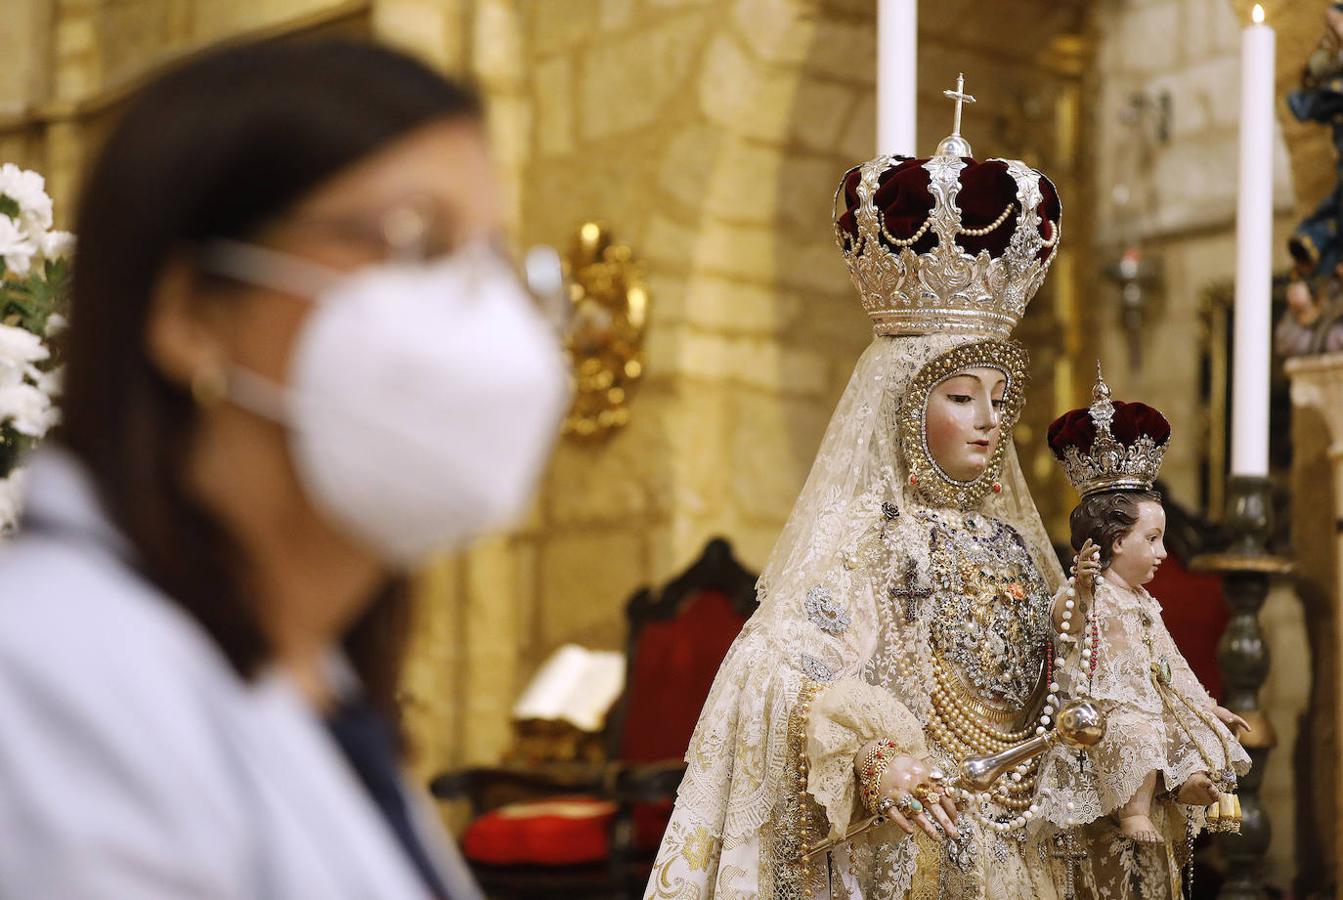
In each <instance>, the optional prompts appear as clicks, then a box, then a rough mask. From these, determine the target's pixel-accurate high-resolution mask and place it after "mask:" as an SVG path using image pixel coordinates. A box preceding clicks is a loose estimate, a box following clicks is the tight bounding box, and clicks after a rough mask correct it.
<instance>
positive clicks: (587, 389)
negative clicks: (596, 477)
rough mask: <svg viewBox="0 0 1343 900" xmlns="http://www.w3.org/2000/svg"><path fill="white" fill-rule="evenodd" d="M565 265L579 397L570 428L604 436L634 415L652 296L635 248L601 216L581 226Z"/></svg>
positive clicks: (584, 434) (571, 412)
mask: <svg viewBox="0 0 1343 900" xmlns="http://www.w3.org/2000/svg"><path fill="white" fill-rule="evenodd" d="M565 271H566V275H567V282H568V289H569V301H570V317H571V318H570V324H569V329H568V338H567V340H566V350H567V352H568V354H569V358H570V361H571V363H572V365H573V372H574V402H573V406H572V407H571V408H570V410H569V414H568V416H567V417H566V418H565V420H564V433H565V434H567V435H574V436H575V437H578V438H582V439H600V438H604V437H607V436H609V435H610V434H611V433H612V432H614V431H616V430H618V429H620V428H622V427H624V426H625V425H626V424H628V423H629V419H630V411H629V405H628V404H629V399H630V393H631V391H632V389H633V387H634V385H635V383H636V382H638V380H639V379H640V377H642V375H643V370H644V362H643V355H642V351H643V341H644V333H645V331H646V330H647V327H648V305H649V300H650V297H649V294H648V290H647V289H646V288H645V287H644V285H643V281H642V273H641V271H640V266H639V264H638V263H637V262H635V260H634V254H633V252H632V251H631V250H630V248H629V247H627V246H625V245H623V244H619V243H616V241H615V240H614V238H613V237H612V236H611V232H610V230H609V229H608V228H606V227H605V226H603V225H599V224H597V223H596V222H586V223H584V224H583V225H582V226H581V227H580V228H579V229H578V235H577V237H576V238H575V240H574V244H573V247H572V248H571V249H570V251H569V254H568V256H567V257H566V259H565Z"/></svg>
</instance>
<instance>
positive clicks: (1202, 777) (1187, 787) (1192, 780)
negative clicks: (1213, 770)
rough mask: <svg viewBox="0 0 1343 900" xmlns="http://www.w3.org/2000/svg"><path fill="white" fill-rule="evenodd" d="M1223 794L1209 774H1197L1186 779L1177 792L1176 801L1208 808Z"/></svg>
mask: <svg viewBox="0 0 1343 900" xmlns="http://www.w3.org/2000/svg"><path fill="white" fill-rule="evenodd" d="M1221 796H1222V792H1221V791H1219V790H1218V789H1217V785H1215V784H1213V783H1212V779H1211V778H1209V777H1208V773H1207V772H1195V773H1194V774H1193V775H1190V776H1189V777H1188V778H1187V779H1185V783H1184V784H1182V785H1180V789H1179V790H1178V791H1176V792H1175V799H1176V800H1178V801H1180V802H1181V803H1187V804H1189V805H1190V806H1207V805H1209V804H1210V803H1216V802H1217V800H1218V798H1219V797H1221Z"/></svg>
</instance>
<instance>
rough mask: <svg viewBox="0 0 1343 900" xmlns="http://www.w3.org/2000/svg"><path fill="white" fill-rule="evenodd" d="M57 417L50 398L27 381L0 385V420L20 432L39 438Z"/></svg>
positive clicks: (54, 422) (53, 423)
mask: <svg viewBox="0 0 1343 900" xmlns="http://www.w3.org/2000/svg"><path fill="white" fill-rule="evenodd" d="M57 418H58V417H57V416H56V414H55V409H54V407H53V406H52V405H51V398H49V397H48V396H47V395H46V394H44V393H43V392H42V391H41V390H40V389H39V388H36V387H34V386H33V385H31V384H27V383H20V384H11V385H6V386H4V387H0V420H3V421H6V422H8V423H9V424H10V425H12V426H13V428H14V430H15V431H17V432H19V433H20V434H26V435H28V437H33V438H40V437H42V436H43V435H45V434H46V433H47V430H48V429H49V428H51V426H53V425H55V424H56V421H57Z"/></svg>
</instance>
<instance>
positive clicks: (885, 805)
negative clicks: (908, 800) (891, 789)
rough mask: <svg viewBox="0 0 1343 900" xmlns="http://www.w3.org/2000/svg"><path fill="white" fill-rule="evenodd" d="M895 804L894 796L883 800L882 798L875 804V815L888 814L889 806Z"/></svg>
mask: <svg viewBox="0 0 1343 900" xmlns="http://www.w3.org/2000/svg"><path fill="white" fill-rule="evenodd" d="M895 805H896V799H895V798H894V797H887V798H885V799H884V800H882V801H881V802H880V803H878V804H877V815H879V816H886V815H889V814H890V812H891V808H892V807H894V806H895Z"/></svg>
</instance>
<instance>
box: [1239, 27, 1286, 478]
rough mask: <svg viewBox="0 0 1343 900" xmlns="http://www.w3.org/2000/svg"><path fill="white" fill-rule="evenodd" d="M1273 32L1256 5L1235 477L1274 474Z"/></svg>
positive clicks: (1251, 32) (1243, 202)
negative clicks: (1270, 436)
mask: <svg viewBox="0 0 1343 900" xmlns="http://www.w3.org/2000/svg"><path fill="white" fill-rule="evenodd" d="M1275 40H1276V37H1275V35H1274V34H1273V29H1272V28H1269V27H1268V26H1267V25H1266V24H1264V10H1263V7H1261V6H1259V5H1258V4H1255V7H1254V22H1253V24H1251V25H1249V26H1248V27H1247V28H1246V29H1245V32H1244V34H1242V35H1241V42H1240V59H1241V71H1240V186H1239V196H1238V202H1237V204H1236V315H1235V321H1236V333H1235V349H1234V354H1233V356H1232V370H1233V380H1232V386H1231V473H1232V474H1233V475H1267V474H1268V388H1269V341H1270V336H1271V334H1272V330H1273V328H1272V323H1271V322H1270V313H1271V305H1272V282H1273V137H1274V116H1273V112H1274V110H1273V106H1274V104H1273V80H1274V52H1275V51H1274V44H1275Z"/></svg>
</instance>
